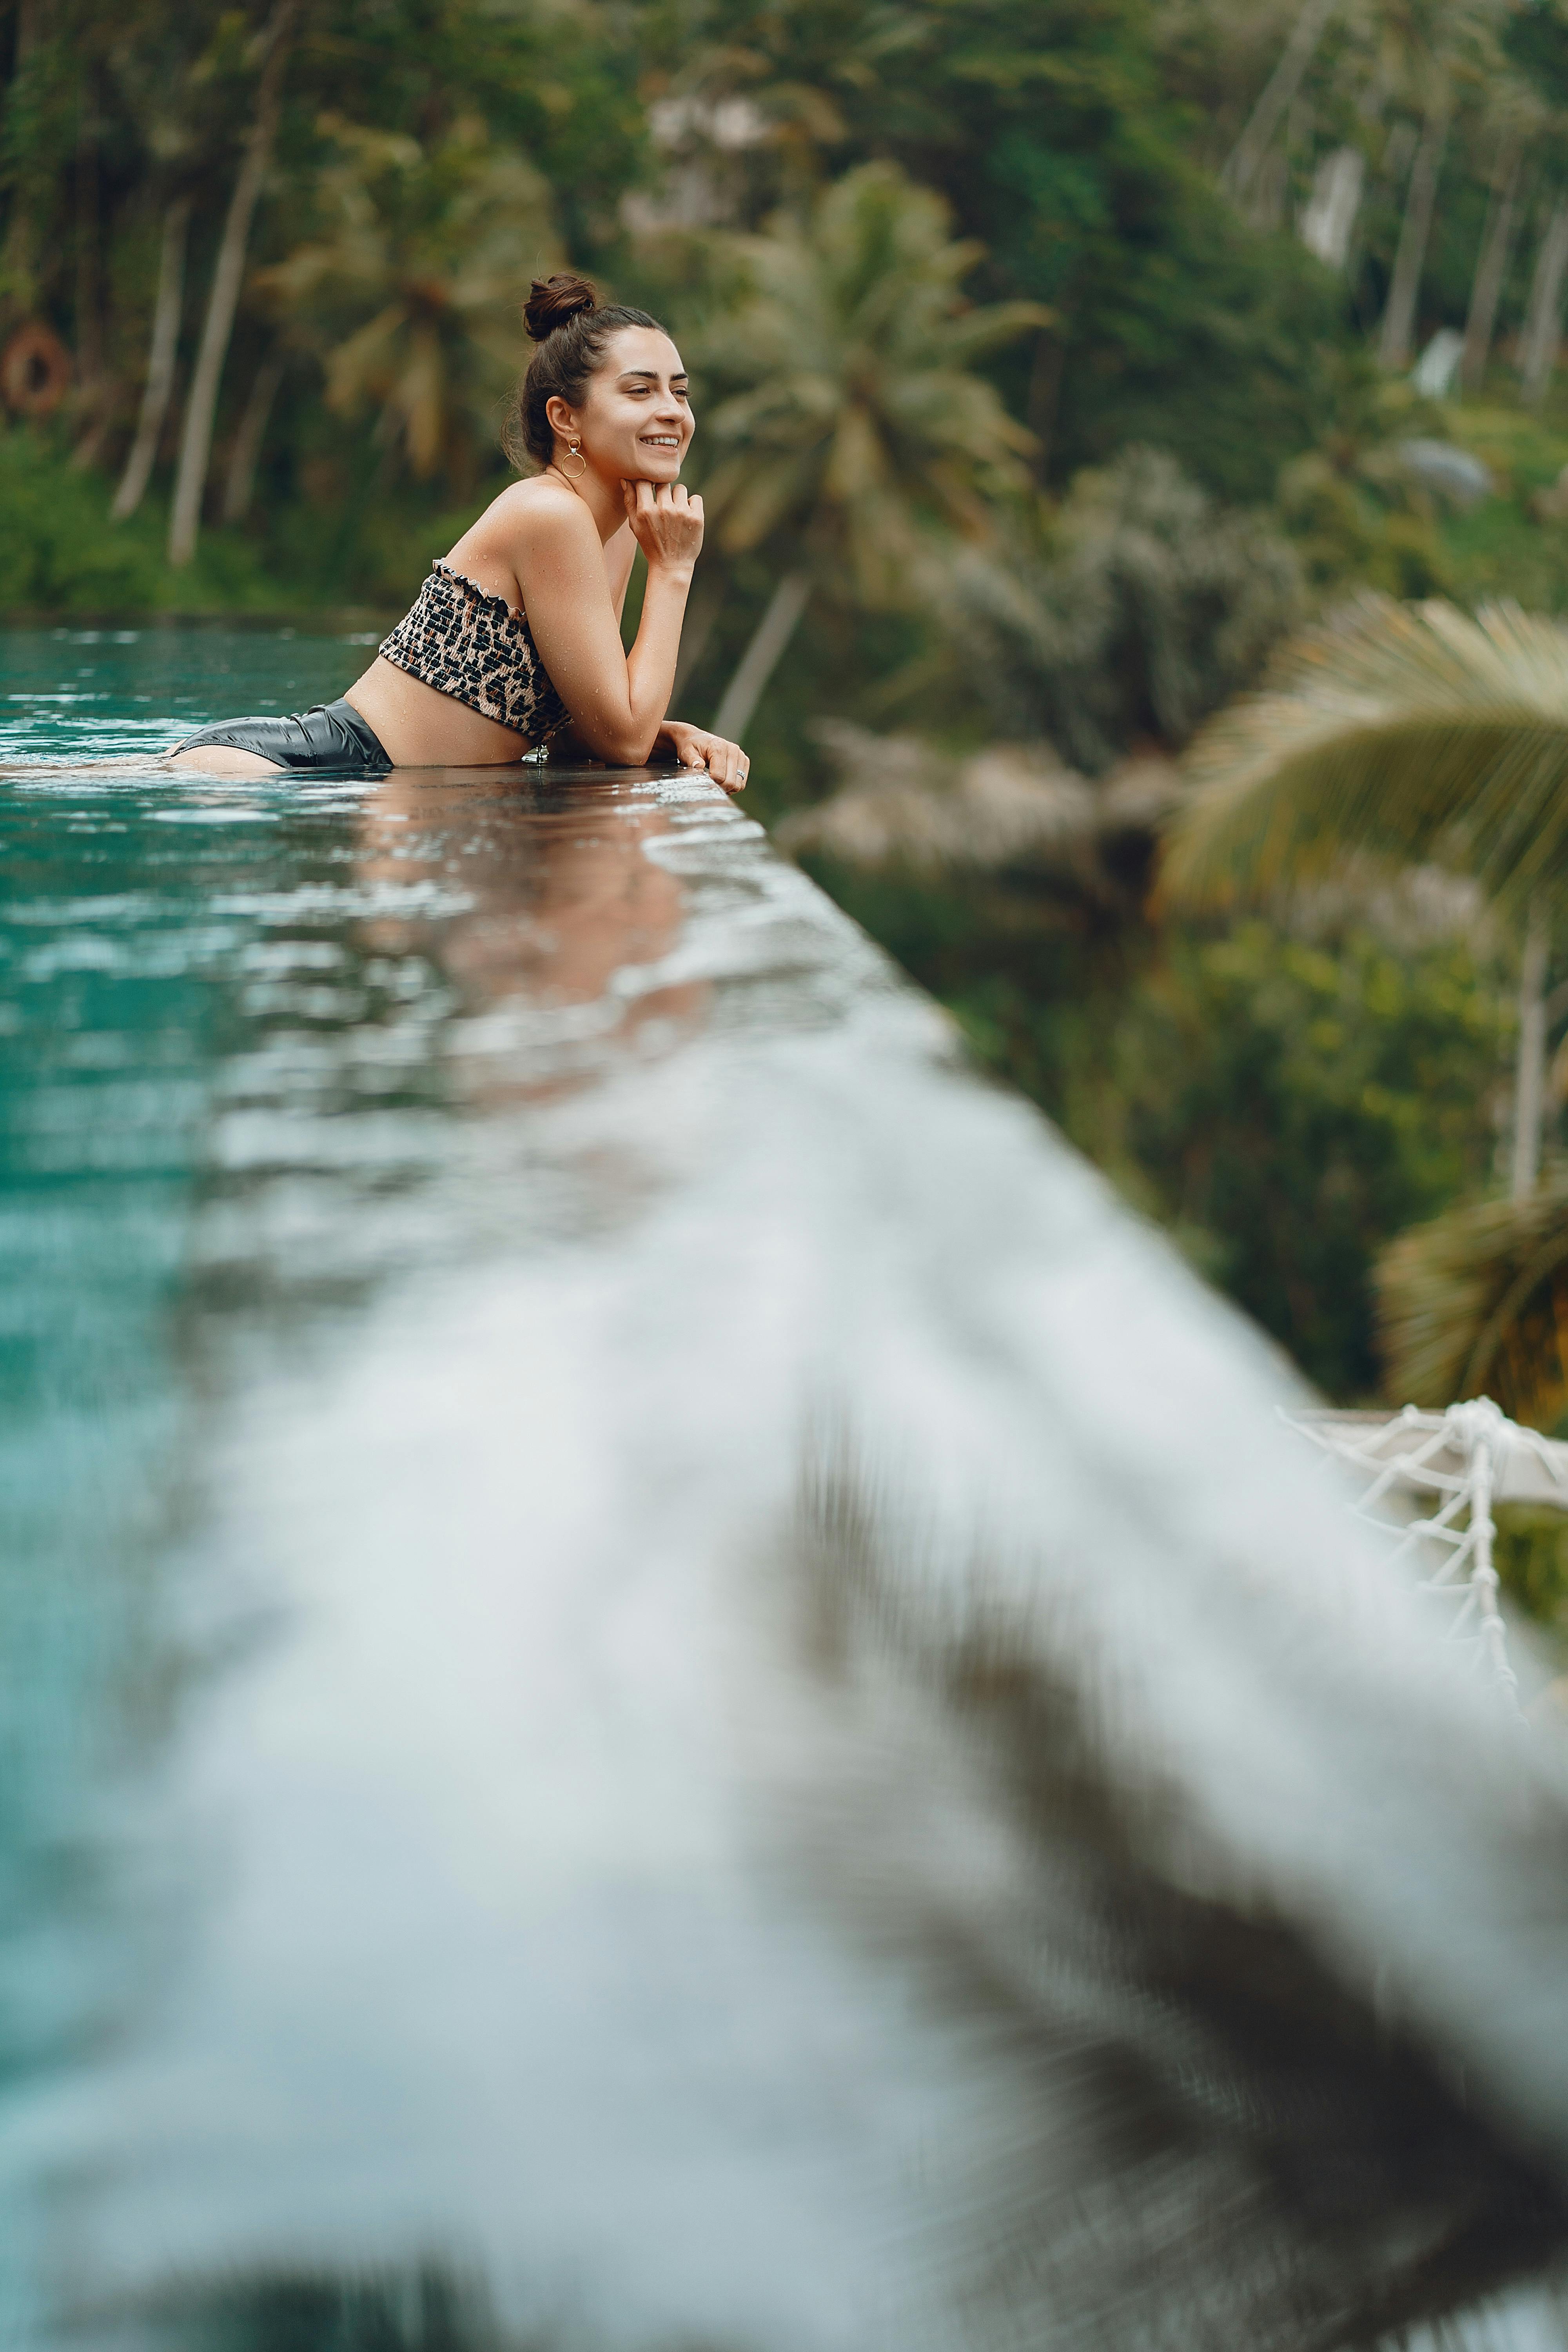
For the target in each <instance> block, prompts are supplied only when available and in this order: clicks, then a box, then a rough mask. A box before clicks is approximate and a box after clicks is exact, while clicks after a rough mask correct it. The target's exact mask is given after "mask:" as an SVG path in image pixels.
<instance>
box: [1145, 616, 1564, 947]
mask: <svg viewBox="0 0 1568 2352" xmlns="http://www.w3.org/2000/svg"><path fill="white" fill-rule="evenodd" d="M1187 772H1188V776H1189V780H1190V782H1191V785H1192V793H1191V797H1190V799H1189V801H1188V803H1187V804H1186V806H1185V808H1184V812H1183V814H1182V816H1181V819H1180V820H1179V822H1178V824H1177V826H1176V827H1175V829H1174V831H1173V836H1172V839H1171V844H1170V849H1169V853H1168V856H1167V861H1166V867H1165V885H1166V888H1167V889H1168V890H1169V891H1170V892H1171V893H1172V894H1173V896H1175V897H1179V898H1183V899H1184V900H1186V901H1187V902H1188V903H1207V904H1210V905H1214V904H1217V903H1221V902H1223V901H1225V900H1226V899H1228V898H1233V897H1235V896H1236V895H1237V893H1238V892H1240V891H1243V890H1247V889H1257V888H1258V887H1265V888H1266V887H1268V886H1269V885H1271V884H1273V883H1275V882H1279V881H1283V880H1286V879H1289V878H1294V877H1300V875H1302V874H1303V873H1310V872H1322V871H1324V870H1326V869H1327V868H1328V867H1329V866H1331V865H1332V864H1333V863H1334V862H1335V861H1336V860H1337V859H1338V857H1339V856H1340V855H1341V854H1342V852H1343V851H1344V850H1346V849H1350V848H1353V849H1359V850H1362V851H1366V852H1372V853H1374V854H1382V855H1384V856H1388V857H1392V858H1399V859H1404V860H1408V861H1411V862H1435V863H1437V864H1440V865H1447V866H1454V867H1457V868H1458V869H1460V870H1463V871H1465V872H1469V873H1473V874H1474V875H1475V876H1476V877H1477V878H1478V879H1479V882H1480V883H1481V885H1482V887H1483V888H1484V889H1485V890H1486V892H1487V894H1488V896H1489V898H1493V899H1495V900H1497V901H1498V902H1500V904H1502V905H1503V906H1505V907H1510V908H1513V909H1515V910H1516V911H1518V910H1520V909H1521V908H1522V907H1523V906H1524V904H1525V902H1526V901H1527V900H1528V899H1529V898H1531V895H1532V894H1533V893H1535V892H1537V891H1541V890H1544V891H1546V892H1548V893H1551V892H1554V891H1556V890H1558V889H1560V888H1562V887H1563V886H1564V885H1568V626H1564V625H1563V623H1561V622H1558V621H1554V620H1548V619H1545V618H1542V617H1541V616H1539V615H1536V614H1527V613H1521V612H1520V611H1519V610H1518V608H1517V607H1515V606H1511V605H1493V606H1491V607H1489V608H1488V609H1486V610H1484V611H1483V612H1482V613H1480V614H1479V615H1478V616H1477V617H1476V618H1474V619H1472V618H1471V617H1470V616H1469V615H1468V614H1464V613H1461V612H1459V611H1458V610H1457V608H1456V607H1455V606H1454V605H1452V604H1445V603H1443V602H1442V601H1441V600H1438V599H1434V600H1433V601H1431V602H1429V603H1427V604H1419V605H1415V606H1412V605H1405V604H1395V603H1394V601H1393V600H1392V599H1391V598H1389V597H1386V596H1376V595H1363V596H1362V597H1360V598H1358V599H1357V600H1356V602H1355V603H1353V604H1352V605H1350V606H1349V607H1348V608H1347V609H1346V611H1345V612H1344V613H1343V614H1341V615H1339V616H1338V617H1336V618H1334V619H1331V620H1330V621H1328V622H1325V623H1322V624H1321V625H1318V626H1317V627H1315V628H1312V629H1309V630H1308V631H1306V632H1305V633H1304V634H1303V635H1300V636H1298V637H1296V638H1295V639H1294V640H1293V641H1292V643H1291V645H1290V646H1289V647H1288V648H1287V650H1286V652H1285V654H1284V655H1283V656H1281V658H1280V660H1279V662H1278V663H1277V664H1276V666H1275V668H1274V670H1273V671H1272V673H1271V675H1270V677H1269V679H1268V683H1267V685H1266V687H1265V688H1264V690H1263V691H1262V692H1260V693H1258V694H1251V695H1247V696H1244V697H1242V698H1241V699H1240V700H1239V701H1237V702H1235V703H1232V704H1231V705H1230V706H1229V707H1228V708H1227V709H1225V710H1223V711H1221V712H1220V713H1219V715H1218V717H1217V718H1215V719H1213V720H1211V721H1210V723H1209V725H1208V726H1207V727H1206V728H1205V730H1204V731H1203V732H1202V734H1201V735H1200V736H1199V737H1198V738H1197V740H1196V741H1195V742H1194V745H1193V747H1192V749H1191V751H1190V752H1189V754H1188V759H1187Z"/></svg>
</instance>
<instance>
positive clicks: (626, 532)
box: [605, 522, 637, 628]
mask: <svg viewBox="0 0 1568 2352" xmlns="http://www.w3.org/2000/svg"><path fill="white" fill-rule="evenodd" d="M636 561H637V541H636V540H635V539H634V538H633V537H632V527H631V525H630V523H629V522H624V523H622V525H621V527H620V529H619V530H618V531H616V535H615V537H614V539H607V540H606V541H605V579H606V581H607V582H608V583H609V589H610V602H611V604H613V605H614V606H615V608H616V627H617V628H619V626H620V624H621V617H622V615H623V614H624V613H625V612H626V590H627V588H628V587H629V586H630V584H631V576H632V565H633V564H634V563H635V562H636Z"/></svg>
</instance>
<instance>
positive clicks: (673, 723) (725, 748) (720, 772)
mask: <svg viewBox="0 0 1568 2352" xmlns="http://www.w3.org/2000/svg"><path fill="white" fill-rule="evenodd" d="M634 528H635V526H634ZM661 743H665V744H668V747H669V749H670V750H671V751H673V752H674V754H675V756H676V758H677V759H678V760H679V761H680V764H681V766H682V767H683V768H701V769H705V770H706V772H708V774H709V775H710V776H711V777H712V779H713V781H714V782H715V783H716V784H722V785H723V787H724V790H725V791H726V792H727V793H743V792H744V791H745V789H746V777H747V775H748V774H749V772H750V771H751V765H752V763H751V761H749V760H748V759H747V757H746V755H745V753H744V751H742V749H741V747H740V745H739V744H738V743H731V742H727V741H726V740H725V739H724V737H723V736H722V735H710V734H709V733H708V732H707V730H706V729H704V728H701V727H688V726H687V724H686V722H685V720H684V719H666V720H665V722H664V724H663V726H662V727H661V728H660V729H659V730H658V735H657V736H656V737H655V738H654V749H655V750H656V751H657V750H658V747H659V745H660V744H661Z"/></svg>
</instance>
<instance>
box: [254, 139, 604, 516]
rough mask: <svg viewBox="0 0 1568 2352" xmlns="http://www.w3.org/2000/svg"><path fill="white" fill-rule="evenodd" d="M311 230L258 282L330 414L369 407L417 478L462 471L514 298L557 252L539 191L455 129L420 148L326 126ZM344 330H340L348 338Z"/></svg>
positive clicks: (510, 365)
mask: <svg viewBox="0 0 1568 2352" xmlns="http://www.w3.org/2000/svg"><path fill="white" fill-rule="evenodd" d="M322 128H323V129H324V130H325V131H327V132H328V134H329V135H330V137H331V140H332V142H333V144H334V145H335V147H336V149H337V151H338V152H337V155H336V158H335V159H334V160H333V161H332V162H331V163H328V164H327V165H326V167H325V168H324V169H323V170H322V172H321V174H320V176H319V179H318V183H317V188H316V200H317V205H318V209H319V211H320V213H321V219H322V226H321V233H320V234H319V235H318V236H316V237H315V238H313V239H312V240H311V241H310V243H308V244H306V245H303V246H300V247H299V248H298V249H297V250H296V251H295V252H293V253H291V254H290V255H289V257H288V259H287V260H285V261H282V262H279V264H277V265H276V267H274V268H270V269H268V270H264V271H263V272H261V274H260V277H259V279H258V284H259V285H260V286H261V288H262V289H263V290H264V291H266V292H268V293H269V294H270V295H271V296H272V297H273V298H274V299H276V300H277V301H278V302H279V304H280V305H281V306H283V307H284V308H286V310H287V311H288V313H289V324H290V328H291V331H294V332H297V333H299V332H302V333H303V334H305V335H306V336H307V337H309V338H310V340H312V341H314V343H315V344H316V346H317V348H318V349H319V350H320V351H321V353H322V357H323V362H324V365H325V370H326V378H327V404H328V406H329V407H331V408H333V409H335V410H336V411H337V412H338V413H339V414H340V415H350V416H352V415H356V414H359V413H362V412H363V411H364V410H365V409H367V408H374V409H375V410H376V411H377V412H378V424H377V431H378V434H379V436H381V438H382V439H383V442H384V445H385V446H389V447H395V446H399V445H401V446H402V448H403V450H404V452H405V455H406V457H407V460H408V463H409V466H410V467H411V468H412V470H413V472H414V473H415V474H416V475H417V476H419V477H421V478H425V477H427V476H429V475H431V474H433V473H434V472H435V471H436V470H437V467H439V466H441V465H443V464H445V465H447V467H457V468H458V469H459V470H460V469H461V467H463V465H464V464H465V463H466V462H467V459H468V453H469V451H470V449H471V446H472V443H473V440H474V438H475V437H476V435H477V434H479V433H482V432H485V431H488V430H489V426H490V425H492V424H493V415H492V411H493V408H494V404H495V402H496V400H497V398H499V396H500V394H501V392H502V391H504V388H505V386H506V383H507V382H508V381H509V379H510V376H512V375H513V374H515V373H516V371H517V368H518V365H519V362H520V360H521V350H520V348H519V346H520V341H521V338H520V335H519V331H518V324H517V305H518V299H519V295H520V292H521V289H522V288H523V287H525V286H526V285H527V283H528V280H529V278H530V277H531V276H532V275H533V274H534V273H535V272H537V271H540V270H542V269H547V268H552V267H553V266H554V264H555V262H556V260H557V258H558V247H557V244H556V238H555V233H554V229H553V226H552V221H551V213H550V196H549V191H548V190H547V188H546V187H545V184H544V183H543V181H542V179H541V178H540V176H539V174H538V173H536V172H535V171H534V170H533V169H532V167H531V165H530V164H529V163H525V162H524V160H523V158H522V157H521V155H518V154H516V153H513V152H510V151H509V150H506V149H497V148H493V147H492V146H491V145H490V144H489V135H488V132H487V131H486V129H485V126H484V125H483V124H482V123H479V122H478V121H470V120H464V121H459V122H458V123H456V124H455V125H454V126H453V128H452V130H451V131H449V132H448V133H447V136H446V138H445V139H443V140H442V141H441V142H439V144H437V145H436V146H434V147H432V148H431V149H429V150H428V151H426V150H425V149H422V148H421V147H420V146H419V144H418V142H416V140H413V139H409V138H405V137H402V136H400V135H398V134H397V133H395V132H392V131H373V130H368V129H365V128H363V127H362V126H361V125H358V124H355V123H351V122H346V121H342V119H341V118H338V117H327V118H325V120H324V121H323V124H322ZM345 330H346V331H345Z"/></svg>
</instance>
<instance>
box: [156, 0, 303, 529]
mask: <svg viewBox="0 0 1568 2352" xmlns="http://www.w3.org/2000/svg"><path fill="white" fill-rule="evenodd" d="M298 5H299V0H277V5H275V7H274V8H273V11H272V20H271V23H270V24H269V25H268V29H267V62H266V64H265V65H264V66H263V68H262V69H261V79H260V82H259V84H258V89H257V93H256V120H255V121H254V122H253V123H252V124H251V127H250V135H249V137H248V138H247V141H246V143H245V159H244V161H243V162H242V163H241V164H240V167H239V177H238V178H237V180H236V182H235V184H234V194H233V195H232V196H231V197H230V199H229V206H228V216H227V218H226V220H225V222H224V225H223V236H222V238H221V240H220V241H219V245H218V250H217V260H216V264H215V265H214V268H213V282H212V290H211V292H210V294H209V295H208V297H207V314H206V319H205V323H204V325H203V328H202V340H201V347H200V349H199V351H198V352H197V354H196V364H195V373H194V374H193V375H192V377H191V389H190V394H189V396H188V398H187V400H186V402H185V426H184V433H183V434H182V436H181V438H180V463H179V470H178V472H177V473H176V475H175V477H174V510H173V512H172V513H171V515H170V517H169V561H170V562H171V563H174V564H181V563H188V562H190V560H191V558H192V556H193V555H194V554H195V551H196V539H197V536H198V534H199V532H200V530H201V522H202V499H203V497H204V495H205V490H206V485H207V465H208V462H209V460H210V458H211V457H212V443H213V419H214V417H215V416H216V413H217V395H218V386H219V384H220V383H221V382H222V380H223V363H224V361H225V360H226V358H227V356H228V339H229V336H230V335H231V333H232V332H233V331H234V314H235V311H236V310H237V307H238V304H239V289H240V283H241V280H242V279H243V278H244V275H245V252H246V247H247V244H248V243H249V241H250V224H251V220H252V218H253V216H254V215H255V212H256V205H257V199H258V197H259V195H260V194H261V184H262V181H263V180H264V179H265V178H266V176H267V167H268V163H270V161H271V159H272V142H273V141H274V139H275V138H276V136H277V132H278V117H279V111H280V110H281V107H282V100H283V68H284V66H285V65H286V63H287V62H288V54H289V38H290V36H291V31H292V26H293V18H294V12H295V9H296V7H297V6H298Z"/></svg>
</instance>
